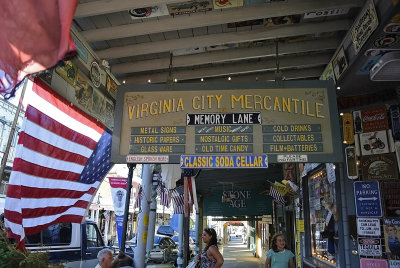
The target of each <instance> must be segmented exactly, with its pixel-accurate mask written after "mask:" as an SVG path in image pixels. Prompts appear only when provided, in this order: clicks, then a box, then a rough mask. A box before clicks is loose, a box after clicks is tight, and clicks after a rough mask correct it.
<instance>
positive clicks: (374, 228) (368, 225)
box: [357, 218, 381, 236]
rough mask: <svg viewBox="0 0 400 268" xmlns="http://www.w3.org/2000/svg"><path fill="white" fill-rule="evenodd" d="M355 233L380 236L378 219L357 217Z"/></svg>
mask: <svg viewBox="0 0 400 268" xmlns="http://www.w3.org/2000/svg"><path fill="white" fill-rule="evenodd" d="M357 234H358V235H359V236H380V235H381V224H380V220H379V219H371V218H357Z"/></svg>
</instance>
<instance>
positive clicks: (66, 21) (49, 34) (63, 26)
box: [0, 0, 78, 99]
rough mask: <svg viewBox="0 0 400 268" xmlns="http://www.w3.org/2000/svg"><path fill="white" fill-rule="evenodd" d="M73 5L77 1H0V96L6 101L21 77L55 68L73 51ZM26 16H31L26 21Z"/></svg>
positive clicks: (75, 4) (74, 48)
mask: <svg viewBox="0 0 400 268" xmlns="http://www.w3.org/2000/svg"><path fill="white" fill-rule="evenodd" d="M77 4H78V0H68V1H65V0H55V1H48V0H13V1H1V12H0V24H1V35H0V94H1V95H3V96H4V97H5V98H6V99H8V98H9V97H11V96H13V95H14V91H15V88H16V87H17V86H18V84H19V83H20V82H21V81H22V80H23V79H24V77H25V76H27V75H30V74H33V73H37V72H41V71H43V70H45V69H47V68H51V67H53V66H55V65H56V64H57V62H58V61H60V60H62V59H63V58H64V57H65V56H68V54H70V53H71V52H72V51H75V50H76V46H75V44H74V41H73V39H72V37H71V23H72V19H73V18H74V13H75V9H76V6H77ZM26 14H31V16H30V17H29V20H27V19H26ZM10 18H12V19H10Z"/></svg>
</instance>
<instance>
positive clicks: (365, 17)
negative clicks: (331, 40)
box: [350, 1, 379, 54]
mask: <svg viewBox="0 0 400 268" xmlns="http://www.w3.org/2000/svg"><path fill="white" fill-rule="evenodd" d="M378 24H379V22H378V16H377V14H376V11H375V6H374V1H368V3H367V4H366V5H365V7H364V8H363V10H362V11H361V12H360V14H359V15H358V17H357V19H356V20H355V21H354V23H353V26H352V27H351V30H350V33H351V40H352V41H353V45H354V50H355V54H357V53H358V52H359V51H360V50H361V48H362V47H363V45H364V44H365V42H367V40H368V38H369V37H370V36H371V35H372V33H373V32H374V31H375V29H376V28H377V27H378Z"/></svg>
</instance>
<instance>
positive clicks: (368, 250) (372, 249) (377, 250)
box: [358, 238, 382, 257]
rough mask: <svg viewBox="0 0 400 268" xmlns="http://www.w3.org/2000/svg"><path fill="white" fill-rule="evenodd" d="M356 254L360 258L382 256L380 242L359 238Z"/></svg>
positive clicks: (378, 240) (374, 239)
mask: <svg viewBox="0 0 400 268" xmlns="http://www.w3.org/2000/svg"><path fill="white" fill-rule="evenodd" d="M358 254H360V255H361V256H370V257H376V256H382V245H381V240H380V239H377V238H359V239H358Z"/></svg>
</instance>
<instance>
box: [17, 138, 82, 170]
mask: <svg viewBox="0 0 400 268" xmlns="http://www.w3.org/2000/svg"><path fill="white" fill-rule="evenodd" d="M20 140H21V141H23V143H24V147H26V148H29V149H31V150H33V151H36V152H38V153H41V154H47V155H48V156H50V157H52V158H57V159H59V160H63V161H68V162H74V163H77V164H79V165H85V164H86V162H87V158H86V157H84V156H82V155H79V154H75V153H72V152H68V151H65V150H62V149H60V148H58V147H55V146H53V145H51V144H48V143H45V142H43V141H41V140H39V139H36V138H34V137H32V136H30V135H28V134H26V133H24V132H22V133H21V134H20Z"/></svg>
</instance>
